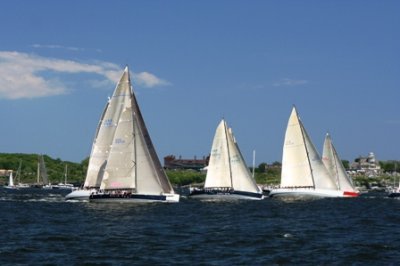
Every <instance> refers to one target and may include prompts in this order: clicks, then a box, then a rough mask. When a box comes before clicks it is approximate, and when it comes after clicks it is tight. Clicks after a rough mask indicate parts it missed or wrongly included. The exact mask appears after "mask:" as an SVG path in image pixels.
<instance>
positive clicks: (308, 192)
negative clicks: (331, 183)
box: [269, 188, 346, 198]
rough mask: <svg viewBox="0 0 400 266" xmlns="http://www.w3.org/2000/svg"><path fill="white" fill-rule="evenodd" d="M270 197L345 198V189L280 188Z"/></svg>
mask: <svg viewBox="0 0 400 266" xmlns="http://www.w3.org/2000/svg"><path fill="white" fill-rule="evenodd" d="M269 196H270V197H319V198H343V197H346V196H345V195H344V192H343V191H340V190H330V189H314V188H278V189H273V190H271V192H270V193H269Z"/></svg>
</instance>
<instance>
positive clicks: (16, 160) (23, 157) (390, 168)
mask: <svg viewBox="0 0 400 266" xmlns="http://www.w3.org/2000/svg"><path fill="white" fill-rule="evenodd" d="M43 157H44V161H45V164H46V169H47V174H48V177H49V181H50V182H51V183H52V184H57V183H59V182H64V171H65V166H66V165H67V167H68V183H73V184H75V185H77V186H80V185H82V183H83V182H84V180H85V177H86V171H87V166H88V162H89V158H86V159H84V160H82V161H81V162H80V163H74V162H69V161H62V160H61V159H59V158H57V159H53V158H51V157H50V156H47V155H44V156H43ZM38 158H39V155H38V154H22V153H0V169H5V170H13V174H14V177H16V178H17V180H16V182H21V183H31V184H32V183H35V182H36V179H37V167H38ZM343 163H344V165H345V167H346V166H347V167H348V165H349V162H348V161H343ZM379 164H380V166H381V168H382V169H383V172H384V173H385V174H383V175H382V176H380V177H378V178H374V179H371V178H368V177H366V176H356V177H354V178H353V179H354V181H355V183H356V185H360V186H366V187H368V186H370V185H371V184H374V183H375V184H377V185H379V186H380V185H386V184H393V182H394V181H395V180H394V177H393V176H392V175H390V173H393V172H395V171H398V168H400V162H397V161H380V162H379ZM19 167H21V170H20V173H19V174H18V176H16V175H17V171H18V168H19ZM250 172H253V169H251V168H250ZM166 173H167V175H168V177H169V180H170V181H171V183H172V184H173V185H175V186H185V185H190V184H201V183H203V182H204V180H205V178H206V174H205V173H203V172H198V171H194V170H167V171H166ZM280 176H281V163H280V162H273V163H272V164H267V163H261V164H259V165H258V167H256V168H255V169H254V177H255V179H256V182H257V184H269V185H278V184H279V183H280ZM7 182H8V176H2V177H0V184H5V183H7Z"/></svg>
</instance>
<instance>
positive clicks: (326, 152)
mask: <svg viewBox="0 0 400 266" xmlns="http://www.w3.org/2000/svg"><path fill="white" fill-rule="evenodd" d="M322 161H323V162H324V165H325V167H326V168H327V169H328V171H329V173H330V175H331V176H332V178H333V179H334V181H335V182H336V184H337V187H338V189H339V190H342V191H356V190H355V188H354V185H353V182H352V180H351V179H350V177H349V176H348V175H347V173H346V170H345V169H344V166H343V163H342V162H341V160H340V158H339V155H338V153H337V152H336V149H335V147H334V146H333V143H332V139H331V136H330V135H329V134H326V136H325V141H324V149H323V152H322Z"/></svg>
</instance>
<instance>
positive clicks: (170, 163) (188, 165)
mask: <svg viewBox="0 0 400 266" xmlns="http://www.w3.org/2000/svg"><path fill="white" fill-rule="evenodd" d="M209 159H210V156H207V157H206V156H203V158H202V159H197V157H196V156H194V158H193V159H182V157H181V156H179V158H178V159H177V158H176V157H175V156H174V155H168V156H165V157H164V168H165V169H192V170H196V171H200V170H201V169H202V168H204V167H206V166H207V165H208V161H209Z"/></svg>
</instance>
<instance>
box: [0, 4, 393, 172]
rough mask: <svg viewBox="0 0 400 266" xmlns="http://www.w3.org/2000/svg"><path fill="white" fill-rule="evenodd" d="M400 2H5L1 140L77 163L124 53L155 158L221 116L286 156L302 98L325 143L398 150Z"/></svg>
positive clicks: (198, 139) (181, 150)
mask: <svg viewBox="0 0 400 266" xmlns="http://www.w3.org/2000/svg"><path fill="white" fill-rule="evenodd" d="M399 13H400V2H399V1H378V0H376V1H369V0H362V1H361V0H360V1H356V0H354V1H344V0H343V1H341V0H338V1H294V0H292V1H285V0H283V1H257V0H253V1H235V0H229V1H223V0H220V1H208V0H205V1H164V0H163V1H121V0H113V1H101V0H100V1H89V0H80V1H45V0H42V1H28V0H26V1H21V0H16V1H14V0H13V1H11V0H10V1H7V0H6V1H1V2H0V33H1V39H0V115H1V117H2V123H1V124H0V129H1V139H0V152H7V153H8V152H9V153H14V152H21V153H44V154H48V155H50V156H52V157H54V158H60V159H62V160H69V161H74V162H80V161H81V160H83V159H84V158H86V157H87V156H89V154H90V150H91V145H92V141H93V137H94V133H95V129H96V126H97V123H98V120H99V118H100V114H101V112H102V110H103V107H104V105H105V103H106V101H107V97H108V96H110V95H111V94H112V91H113V90H114V87H115V83H116V81H117V80H118V78H119V76H120V75H121V74H122V71H123V68H124V66H125V65H129V67H130V70H131V72H132V79H133V83H134V89H135V93H136V95H137V98H138V101H139V104H140V108H141V109H142V113H143V116H144V119H145V121H146V124H147V127H148V129H149V132H150V135H151V137H152V140H153V142H154V145H155V147H156V150H157V152H158V155H159V157H160V158H161V159H162V158H163V157H164V156H166V155H168V154H173V155H176V156H179V155H181V156H183V157H188V158H192V157H193V156H195V155H196V156H197V157H202V156H204V155H208V154H209V152H210V149H211V143H212V138H213V136H214V132H215V129H216V127H217V125H218V123H219V121H220V120H221V118H225V119H226V121H227V123H228V125H229V126H230V127H232V129H233V132H234V134H235V136H236V139H237V141H238V143H239V146H240V148H241V150H242V153H243V155H244V157H245V158H246V160H247V161H248V163H249V164H251V160H252V151H253V150H256V154H257V156H256V163H257V164H259V163H261V162H274V161H281V157H282V145H283V138H284V133H285V129H286V125H287V120H288V118H289V114H290V112H291V108H292V106H293V104H294V105H296V107H297V109H298V112H299V114H300V116H301V118H302V121H303V123H304V125H305V127H306V129H307V131H308V133H309V135H310V136H311V138H312V140H313V142H314V144H315V145H316V147H317V148H318V149H319V150H320V151H321V152H322V143H323V139H324V136H325V133H326V132H327V131H329V132H330V134H331V136H332V139H333V142H334V144H335V146H336V149H337V151H338V152H339V154H340V156H341V157H342V159H347V160H350V161H353V160H354V158H356V157H358V156H360V155H363V156H365V155H367V154H368V153H369V152H374V153H375V154H376V156H377V159H378V160H379V159H380V160H389V159H396V160H400V142H399V137H398V136H399V132H400V116H399V114H400V111H399V107H398V106H399V104H398V102H399V96H400V90H399V89H400V88H399V84H400V75H399V74H400V49H399V47H400V16H399V15H398V14H399Z"/></svg>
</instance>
